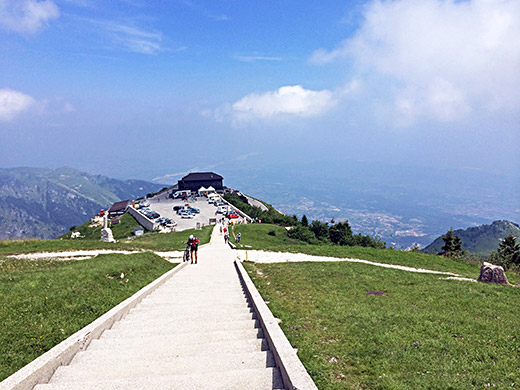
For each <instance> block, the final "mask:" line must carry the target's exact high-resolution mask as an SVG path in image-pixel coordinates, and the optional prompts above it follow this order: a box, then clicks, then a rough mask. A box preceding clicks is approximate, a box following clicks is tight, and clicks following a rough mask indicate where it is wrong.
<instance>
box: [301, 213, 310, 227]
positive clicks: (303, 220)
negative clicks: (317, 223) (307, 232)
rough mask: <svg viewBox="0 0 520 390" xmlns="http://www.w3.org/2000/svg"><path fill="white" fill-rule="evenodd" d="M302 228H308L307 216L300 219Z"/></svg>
mask: <svg viewBox="0 0 520 390" xmlns="http://www.w3.org/2000/svg"><path fill="white" fill-rule="evenodd" d="M302 226H309V220H308V219H307V216H306V215H305V214H303V217H302Z"/></svg>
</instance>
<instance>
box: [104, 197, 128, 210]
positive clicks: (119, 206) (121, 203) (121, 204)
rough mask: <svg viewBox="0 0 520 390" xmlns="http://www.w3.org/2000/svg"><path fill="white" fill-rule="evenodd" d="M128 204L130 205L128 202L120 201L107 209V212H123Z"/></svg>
mask: <svg viewBox="0 0 520 390" xmlns="http://www.w3.org/2000/svg"><path fill="white" fill-rule="evenodd" d="M129 204H130V201H129V200H121V201H119V202H116V203H114V204H113V205H112V206H110V208H109V209H108V212H114V211H120V210H125V209H126V208H127V207H128V205H129Z"/></svg>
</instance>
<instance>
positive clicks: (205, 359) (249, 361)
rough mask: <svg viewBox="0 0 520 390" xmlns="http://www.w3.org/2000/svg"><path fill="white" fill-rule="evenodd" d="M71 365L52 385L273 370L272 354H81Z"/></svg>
mask: <svg viewBox="0 0 520 390" xmlns="http://www.w3.org/2000/svg"><path fill="white" fill-rule="evenodd" d="M78 355H80V356H78V359H74V361H73V362H72V364H71V365H69V366H61V367H59V368H58V369H57V370H56V372H55V373H54V375H53V377H52V380H51V383H59V382H75V381H80V382H81V381H87V380H89V379H91V378H93V377H94V378H103V379H105V380H106V379H117V378H135V377H144V376H155V375H179V374H186V373H190V374H198V375H201V376H203V375H208V374H209V373H216V372H222V371H233V370H237V369H254V368H267V367H274V366H275V362H274V356H273V354H272V353H271V352H247V353H234V354H222V353H221V352H218V351H215V352H214V353H211V354H207V355H203V356H201V355H199V356H185V357H182V358H178V357H176V356H174V355H170V356H168V355H166V356H164V355H163V356H161V359H160V360H159V359H154V358H152V359H150V360H143V359H138V358H136V357H135V356H132V355H122V356H114V355H111V356H104V357H101V356H98V354H91V355H83V356H81V355H82V354H78Z"/></svg>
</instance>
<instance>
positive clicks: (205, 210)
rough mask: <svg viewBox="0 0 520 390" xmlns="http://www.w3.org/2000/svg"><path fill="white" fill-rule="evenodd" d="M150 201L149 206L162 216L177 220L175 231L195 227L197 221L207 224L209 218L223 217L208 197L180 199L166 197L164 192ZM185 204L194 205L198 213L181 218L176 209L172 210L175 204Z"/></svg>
mask: <svg viewBox="0 0 520 390" xmlns="http://www.w3.org/2000/svg"><path fill="white" fill-rule="evenodd" d="M148 201H149V202H150V206H149V208H150V209H152V210H154V211H156V212H157V213H159V214H160V215H161V216H162V217H166V218H170V219H171V220H173V221H175V222H177V225H176V226H175V230H176V231H181V230H186V229H193V228H195V227H197V223H200V226H201V227H202V226H206V225H209V223H210V219H214V218H217V220H218V219H220V218H223V217H224V216H223V215H222V214H216V211H217V207H215V206H214V205H213V204H210V203H208V199H207V198H206V197H196V198H195V200H192V199H191V198H190V199H189V200H188V201H183V200H181V199H170V198H167V197H166V194H161V195H159V196H156V197H153V198H149V199H148ZM186 204H188V205H189V207H194V208H197V209H199V210H200V213H199V214H194V215H193V218H182V217H181V216H180V215H178V214H177V212H176V211H174V210H173V208H174V207H175V206H181V207H182V206H185V205H186Z"/></svg>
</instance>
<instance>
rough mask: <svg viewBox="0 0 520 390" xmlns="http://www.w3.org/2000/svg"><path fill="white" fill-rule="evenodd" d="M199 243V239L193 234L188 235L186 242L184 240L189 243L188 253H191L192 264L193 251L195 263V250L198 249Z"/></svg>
mask: <svg viewBox="0 0 520 390" xmlns="http://www.w3.org/2000/svg"><path fill="white" fill-rule="evenodd" d="M199 243H200V240H199V239H198V238H197V237H195V236H194V235H193V234H192V235H190V237H189V238H188V242H186V244H188V245H189V247H190V255H191V264H193V257H194V256H193V253H195V264H197V260H198V255H197V252H198V250H199Z"/></svg>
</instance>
